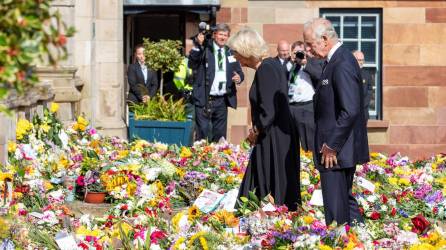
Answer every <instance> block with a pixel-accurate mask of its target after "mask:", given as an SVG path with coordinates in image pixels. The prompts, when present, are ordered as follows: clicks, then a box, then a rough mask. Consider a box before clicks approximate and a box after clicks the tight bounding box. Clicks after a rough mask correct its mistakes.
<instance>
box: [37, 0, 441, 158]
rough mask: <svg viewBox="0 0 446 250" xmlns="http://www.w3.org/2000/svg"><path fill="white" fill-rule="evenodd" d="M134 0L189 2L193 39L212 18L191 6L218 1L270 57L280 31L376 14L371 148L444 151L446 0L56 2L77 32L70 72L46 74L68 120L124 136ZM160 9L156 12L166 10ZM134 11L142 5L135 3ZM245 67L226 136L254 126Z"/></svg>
mask: <svg viewBox="0 0 446 250" xmlns="http://www.w3.org/2000/svg"><path fill="white" fill-rule="evenodd" d="M128 2H136V3H139V4H144V3H145V2H147V3H149V2H150V4H151V5H150V6H144V10H145V11H147V10H148V9H150V8H151V6H154V7H157V6H158V7H159V6H162V5H166V4H168V3H172V2H177V3H182V4H183V6H180V7H181V9H182V10H183V9H185V5H187V6H186V7H187V8H189V9H187V11H189V12H187V13H189V14H187V15H182V16H181V18H180V19H179V20H183V22H185V25H184V28H183V29H182V30H181V32H183V34H182V37H183V38H184V40H186V44H188V45H190V42H188V41H187V38H188V37H190V36H192V35H194V34H195V33H196V32H197V30H196V27H197V24H198V22H199V21H200V19H201V18H205V19H206V15H203V13H206V10H204V11H203V6H205V5H201V7H200V8H201V9H197V10H198V11H195V10H193V9H192V10H190V8H191V6H190V4H191V3H192V4H193V3H194V2H200V3H201V4H203V2H211V3H212V4H214V5H216V6H217V8H216V9H215V8H214V11H215V10H216V13H215V19H216V20H215V21H216V22H225V23H229V24H230V26H231V28H232V30H233V32H236V31H237V30H238V29H239V28H240V27H241V26H244V25H248V26H251V27H253V28H255V29H256V30H257V31H259V32H260V34H262V35H263V37H264V38H265V40H266V41H267V42H268V43H269V45H270V49H271V56H275V55H276V52H275V50H276V43H277V41H279V40H280V39H285V40H288V41H289V42H293V41H296V40H301V39H302V30H303V24H304V23H305V22H306V21H308V20H310V19H311V18H314V17H319V16H323V15H334V16H335V17H334V18H338V17H337V16H336V15H338V16H339V18H340V19H339V20H341V19H342V20H343V21H341V22H340V23H339V25H340V26H345V30H346V31H344V33H345V34H348V32H347V29H349V28H351V27H348V25H349V24H348V20H347V19H346V18H347V17H345V16H348V15H347V14H345V13H350V14H352V13H353V14H357V15H358V16H362V17H361V18H362V19H361V18H360V20H363V21H364V20H366V19H367V18H364V16H367V15H369V14H370V13H372V15H375V16H376V20H377V23H376V24H377V25H376V27H375V28H376V29H377V30H379V32H376V37H375V39H374V41H375V43H374V44H375V45H376V46H375V48H376V50H374V51H375V53H376V55H374V57H373V58H374V60H375V62H376V65H375V66H376V67H375V66H373V67H372V66H371V67H372V68H373V69H374V70H375V71H374V72H377V73H376V79H377V80H376V83H377V85H376V86H375V87H376V88H375V92H376V96H377V97H376V99H375V100H376V103H375V104H374V105H375V111H374V113H373V114H374V116H375V118H376V119H371V120H369V124H368V130H369V143H370V147H371V150H372V151H380V152H386V153H393V152H396V151H401V153H403V154H407V155H410V156H412V157H425V156H429V155H431V154H433V153H440V152H446V45H444V42H443V41H445V40H446V25H445V23H446V1H395V0H394V1H366V0H360V1H314V0H287V1H263V0H260V1H248V0H220V1H218V0H206V1H204V0H198V1H181V0H178V1H161V0H55V1H54V7H55V8H57V9H59V10H60V11H61V14H62V16H63V18H64V20H65V21H66V22H67V23H68V24H71V25H74V26H75V27H76V29H77V33H76V34H75V36H74V38H71V39H70V40H69V44H68V46H69V53H70V56H69V58H68V60H67V61H66V62H64V63H63V64H62V65H61V68H62V69H63V70H59V72H55V73H54V72H53V74H50V73H48V72H47V71H46V70H45V69H42V76H43V79H44V80H48V79H49V80H50V81H52V82H53V89H54V93H55V101H57V102H59V103H61V106H62V109H61V116H62V119H63V120H71V119H73V118H74V116H75V115H77V114H79V113H84V114H85V115H86V116H87V117H88V118H89V119H90V120H91V122H92V124H93V126H95V127H98V128H99V129H100V130H102V132H103V133H105V134H108V135H117V136H120V137H127V129H126V106H125V92H126V89H127V87H126V85H127V83H126V79H125V72H126V71H125V70H126V65H127V63H128V62H129V54H130V53H131V46H130V45H129V41H130V43H131V40H132V39H129V36H128V34H129V33H131V32H132V29H133V28H130V29H129V28H128V27H130V26H129V22H130V21H131V18H128V15H127V14H126V13H125V10H126V3H128ZM140 6H143V5H140ZM142 9H143V8H142V7H141V10H142ZM172 9H175V6H170V9H168V11H169V15H170V14H171V13H172ZM127 10H128V8H127ZM158 10H159V11H158V12H157V15H159V12H160V11H161V12H162V11H163V10H166V8H165V7H163V8H158ZM130 11H131V12H130V13H132V14H131V15H136V14H135V13H140V12H141V11H140V10H139V8H138V6H133V7H132V9H131V10H130ZM208 12H210V11H208ZM190 13H192V14H190ZM333 13H334V14H333ZM208 16H209V15H208ZM341 16H344V17H341ZM211 18H212V14H211ZM358 18H359V17H358ZM166 20H167V19H166ZM349 20H350V19H349ZM211 21H212V20H211ZM364 23H365V22H364ZM360 25H361V24H360ZM126 27H127V28H126ZM343 29H344V28H343ZM365 29H366V26H364V30H365ZM345 34H344V35H345ZM347 40H348V39H345V41H347ZM372 40H373V39H372ZM364 41H365V42H364V43H362V42H360V44H361V46H362V45H364V48H366V44H367V41H368V40H367V39H364ZM244 70H245V72H246V76H247V77H246V80H245V82H244V83H243V84H242V85H241V86H239V88H238V105H239V107H238V108H237V110H232V109H231V110H230V111H229V118H228V125H229V126H228V139H229V140H230V141H231V142H233V143H239V142H240V141H241V139H243V138H244V137H245V136H246V135H247V131H248V128H249V126H248V124H250V109H249V101H248V91H249V87H250V84H251V81H252V78H253V75H254V72H253V71H252V70H249V69H244Z"/></svg>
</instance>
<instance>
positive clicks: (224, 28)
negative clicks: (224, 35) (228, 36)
mask: <svg viewBox="0 0 446 250" xmlns="http://www.w3.org/2000/svg"><path fill="white" fill-rule="evenodd" d="M218 31H223V32H228V33H231V28H229V25H227V24H226V23H218V24H217V25H215V32H218Z"/></svg>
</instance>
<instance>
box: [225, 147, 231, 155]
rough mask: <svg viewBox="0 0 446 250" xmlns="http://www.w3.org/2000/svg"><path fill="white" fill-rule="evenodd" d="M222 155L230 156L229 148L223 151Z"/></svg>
mask: <svg viewBox="0 0 446 250" xmlns="http://www.w3.org/2000/svg"><path fill="white" fill-rule="evenodd" d="M223 153H225V154H227V155H231V154H232V150H231V149H230V148H228V149H225V150H223Z"/></svg>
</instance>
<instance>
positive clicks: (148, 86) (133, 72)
mask: <svg viewBox="0 0 446 250" xmlns="http://www.w3.org/2000/svg"><path fill="white" fill-rule="evenodd" d="M127 80H128V82H129V87H130V89H129V95H128V98H127V101H131V102H142V97H143V96H144V95H149V96H150V97H152V96H154V95H155V94H156V91H157V90H158V85H159V83H158V76H157V74H156V72H155V71H153V70H151V69H149V68H147V81H146V82H144V75H143V73H142V70H141V65H139V63H138V62H137V63H133V64H130V65H129V67H128V70H127Z"/></svg>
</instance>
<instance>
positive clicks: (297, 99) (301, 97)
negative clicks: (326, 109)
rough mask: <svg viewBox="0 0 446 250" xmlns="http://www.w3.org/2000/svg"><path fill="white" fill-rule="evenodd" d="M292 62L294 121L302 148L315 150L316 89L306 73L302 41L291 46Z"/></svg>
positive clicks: (291, 89)
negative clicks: (314, 96) (314, 100)
mask: <svg viewBox="0 0 446 250" xmlns="http://www.w3.org/2000/svg"><path fill="white" fill-rule="evenodd" d="M291 51H292V52H291V60H292V61H293V63H294V65H293V67H292V69H291V72H290V76H289V85H288V86H289V88H288V97H289V102H290V111H291V116H292V118H293V120H294V123H295V126H296V129H297V131H296V132H297V133H298V135H299V140H300V144H301V147H302V148H303V149H304V150H305V151H309V150H312V151H313V148H314V129H315V127H314V111H313V110H314V109H313V95H314V93H315V92H314V87H313V83H312V80H311V76H310V74H309V73H307V72H305V71H304V68H305V67H306V66H307V59H308V57H307V53H306V51H305V46H304V43H303V42H302V41H297V42H294V43H293V44H292V45H291Z"/></svg>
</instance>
